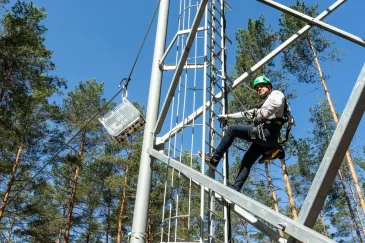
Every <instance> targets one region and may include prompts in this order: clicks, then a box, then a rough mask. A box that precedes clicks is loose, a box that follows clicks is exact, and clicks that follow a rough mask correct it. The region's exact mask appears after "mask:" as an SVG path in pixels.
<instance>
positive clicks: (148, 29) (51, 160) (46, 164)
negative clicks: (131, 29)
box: [3, 0, 161, 207]
mask: <svg viewBox="0 0 365 243" xmlns="http://www.w3.org/2000/svg"><path fill="white" fill-rule="evenodd" d="M160 2H161V0H159V1H158V3H157V5H156V8H155V11H154V13H153V15H152V18H151V21H150V24H149V26H148V28H147V31H146V33H145V36H144V39H143V41H142V44H141V46H140V48H139V51H138V54H137V56H136V58H135V61H134V63H133V66H132V68H131V71H130V72H129V75H128V78H124V79H122V80H121V81H120V84H121V83H122V82H123V81H124V80H126V83H125V84H124V85H123V88H122V89H120V90H119V91H118V92H116V94H115V95H114V96H113V97H112V98H111V99H110V100H109V101H108V102H107V103H106V104H105V105H104V106H103V107H101V109H100V110H99V111H97V112H96V113H95V114H94V115H93V116H92V117H91V118H90V119H89V120H88V121H87V122H86V123H85V125H83V126H82V127H81V128H80V130H79V131H78V132H77V133H76V134H75V135H73V136H72V137H71V138H70V139H69V140H68V141H67V142H66V143H65V144H64V145H63V146H62V147H61V148H60V149H59V150H58V151H57V152H56V153H55V154H54V155H53V156H52V157H51V158H50V159H49V160H48V161H47V162H46V163H45V164H44V165H43V166H42V167H41V168H40V169H39V170H38V171H37V172H36V173H35V174H34V175H33V176H32V177H31V178H30V179H29V180H28V181H27V182H26V183H25V184H24V185H23V186H22V187H21V188H20V189H19V190H18V191H17V192H16V193H15V194H14V195H13V197H11V198H9V200H8V201H7V202H6V203H4V205H3V207H5V206H6V205H8V204H9V203H10V202H12V201H13V200H14V198H16V197H17V196H18V195H19V194H20V193H21V192H22V191H23V190H24V189H25V187H26V186H27V185H28V184H29V183H30V182H32V181H33V180H34V179H35V178H36V177H37V176H38V175H39V173H41V172H42V171H43V170H44V169H45V168H46V167H47V166H48V165H49V164H50V163H51V162H52V163H53V160H54V159H55V158H56V157H57V156H58V155H59V154H60V153H61V152H62V151H63V150H64V149H65V148H66V147H67V146H68V145H69V144H70V142H71V141H72V140H74V139H75V137H77V136H78V135H79V134H80V133H81V132H82V131H83V130H85V128H86V127H87V126H88V125H89V124H90V123H91V122H92V121H93V120H94V119H95V118H96V117H97V116H98V115H100V114H101V112H102V111H103V110H104V109H105V108H106V107H108V106H109V105H110V103H111V102H112V101H113V100H114V99H115V98H116V97H117V96H118V95H119V94H120V93H121V92H122V91H126V90H127V87H128V84H129V81H130V80H131V76H132V74H133V70H134V68H135V66H136V63H137V61H138V58H139V55H140V53H141V51H142V48H143V45H144V43H145V40H146V39H147V35H148V33H149V31H150V29H151V25H152V23H153V20H154V19H155V16H156V13H157V9H158V7H159V5H160ZM119 86H120V85H119Z"/></svg>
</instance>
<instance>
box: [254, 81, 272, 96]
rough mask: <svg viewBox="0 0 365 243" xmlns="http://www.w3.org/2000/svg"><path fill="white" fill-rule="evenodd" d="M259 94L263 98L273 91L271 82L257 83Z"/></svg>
mask: <svg viewBox="0 0 365 243" xmlns="http://www.w3.org/2000/svg"><path fill="white" fill-rule="evenodd" d="M256 91H257V94H258V95H259V96H260V98H261V99H263V98H265V97H266V96H268V95H269V94H270V92H271V85H270V84H258V85H256Z"/></svg>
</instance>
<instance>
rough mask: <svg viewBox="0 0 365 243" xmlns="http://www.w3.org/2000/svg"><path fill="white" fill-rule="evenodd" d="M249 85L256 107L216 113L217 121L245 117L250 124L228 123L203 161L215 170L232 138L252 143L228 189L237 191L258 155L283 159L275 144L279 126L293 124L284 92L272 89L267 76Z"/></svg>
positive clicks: (277, 145) (262, 158) (276, 143)
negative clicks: (257, 103) (251, 88)
mask: <svg viewBox="0 0 365 243" xmlns="http://www.w3.org/2000/svg"><path fill="white" fill-rule="evenodd" d="M253 87H254V89H255V90H256V92H257V94H258V95H259V97H260V99H261V100H262V105H261V107H260V108H259V109H256V108H254V109H251V110H246V111H242V112H237V113H233V114H224V115H218V119H219V120H221V121H223V120H228V119H234V120H244V119H245V120H247V119H249V120H252V121H253V124H252V125H246V124H235V125H230V126H228V128H227V130H226V132H225V133H224V136H223V138H222V140H221V142H220V144H219V145H218V147H217V148H216V149H215V150H214V151H213V152H212V153H206V154H205V161H206V162H207V164H208V165H209V166H210V167H211V168H212V169H213V170H215V169H216V167H217V166H218V164H219V161H220V160H221V159H222V157H223V155H224V153H225V152H226V151H227V150H228V148H229V147H230V146H231V145H232V143H233V140H234V139H235V138H240V139H244V140H246V141H249V142H252V144H251V146H250V147H249V149H248V150H247V151H246V153H245V154H244V156H243V158H242V161H241V166H240V169H239V172H238V175H237V178H236V181H235V182H234V184H233V185H230V187H231V188H232V189H234V190H237V191H240V190H241V188H242V186H243V184H244V182H245V181H246V180H247V178H248V175H249V172H250V169H251V167H252V165H253V164H254V163H255V161H256V160H257V159H259V157H260V156H261V158H260V161H262V162H263V161H264V160H272V159H275V158H279V159H284V157H285V153H284V150H283V148H282V147H281V145H279V143H278V139H279V137H280V131H281V127H282V125H283V124H284V123H285V122H288V126H291V125H293V124H294V119H293V117H292V116H291V115H290V108H289V106H288V105H287V102H286V98H285V96H284V94H283V93H282V92H281V91H279V90H273V89H272V84H271V81H270V80H269V79H268V78H267V77H265V76H259V77H257V78H256V79H255V80H254V82H253ZM287 135H288V133H287ZM287 137H288V136H287ZM200 156H201V154H200Z"/></svg>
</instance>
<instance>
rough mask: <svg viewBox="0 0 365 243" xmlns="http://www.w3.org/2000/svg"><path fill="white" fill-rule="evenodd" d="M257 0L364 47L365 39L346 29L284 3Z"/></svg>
mask: <svg viewBox="0 0 365 243" xmlns="http://www.w3.org/2000/svg"><path fill="white" fill-rule="evenodd" d="M257 1H259V2H262V3H265V4H267V5H269V6H271V7H273V8H276V9H278V10H281V11H283V12H285V13H287V14H290V15H292V16H294V17H297V18H299V19H301V20H303V21H305V22H307V23H310V24H312V25H316V26H318V27H320V28H322V29H325V30H327V31H329V32H331V33H333V34H335V35H338V36H341V37H342V38H345V39H347V40H349V41H352V42H354V43H356V44H358V45H360V46H364V47H365V40H363V39H361V38H360V37H357V36H356V35H353V34H350V33H348V32H346V31H343V30H341V29H339V28H336V27H334V26H332V25H329V24H327V23H324V22H322V21H320V20H317V19H315V18H313V17H310V16H308V15H305V14H304V13H301V12H298V11H296V10H294V9H291V8H289V7H287V6H285V5H282V4H280V3H277V2H275V1H272V0H257Z"/></svg>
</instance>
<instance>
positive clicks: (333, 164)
mask: <svg viewBox="0 0 365 243" xmlns="http://www.w3.org/2000/svg"><path fill="white" fill-rule="evenodd" d="M364 111H365V65H364V66H363V68H362V70H361V73H360V76H359V78H358V79H357V82H356V84H355V86H354V89H353V90H352V93H351V95H350V98H349V100H348V102H347V104H346V107H345V110H344V111H343V113H342V115H341V118H340V121H339V123H338V125H337V127H336V130H335V133H334V134H333V136H332V139H331V141H330V143H329V145H328V147H327V150H326V153H325V154H324V156H323V159H322V162H321V165H320V166H319V168H318V171H317V173H316V176H315V177H314V180H313V183H312V186H311V188H310V189H309V192H308V194H307V197H306V199H305V201H304V203H303V206H302V208H301V210H300V213H299V216H298V222H300V223H302V224H304V225H305V226H308V227H313V226H314V224H315V222H316V220H317V218H318V215H319V213H320V211H321V210H322V207H323V203H324V201H325V200H326V197H327V194H328V192H329V190H330V189H331V187H332V184H333V181H334V179H335V177H336V175H337V172H338V170H339V169H340V166H341V163H342V161H343V158H344V157H345V153H346V151H347V149H348V147H349V145H350V143H351V140H352V138H353V136H354V134H355V131H356V129H357V127H358V125H359V123H360V121H361V118H362V116H363V114H364Z"/></svg>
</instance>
